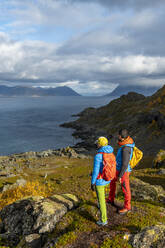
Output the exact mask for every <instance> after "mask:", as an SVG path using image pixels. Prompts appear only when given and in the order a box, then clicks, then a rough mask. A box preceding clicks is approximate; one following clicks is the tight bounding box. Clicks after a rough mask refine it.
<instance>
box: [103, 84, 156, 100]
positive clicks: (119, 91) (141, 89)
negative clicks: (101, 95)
mask: <svg viewBox="0 0 165 248" xmlns="http://www.w3.org/2000/svg"><path fill="white" fill-rule="evenodd" d="M158 89H159V87H156V86H152V87H147V86H134V85H129V86H122V85H119V86H117V88H115V89H114V90H113V91H112V92H111V93H109V94H107V95H105V96H118V97H119V96H121V95H125V94H128V93H129V92H136V93H139V94H143V95H145V96H150V95H152V94H154V93H155V92H156V91H157V90H158Z"/></svg>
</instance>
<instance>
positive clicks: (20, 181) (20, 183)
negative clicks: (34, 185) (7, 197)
mask: <svg viewBox="0 0 165 248" xmlns="http://www.w3.org/2000/svg"><path fill="white" fill-rule="evenodd" d="M26 183H27V181H26V180H25V179H23V178H21V179H18V180H17V181H16V183H13V184H6V185H4V187H3V190H2V191H3V192H5V191H7V190H10V189H14V188H16V187H19V186H24V185H25V184H26Z"/></svg>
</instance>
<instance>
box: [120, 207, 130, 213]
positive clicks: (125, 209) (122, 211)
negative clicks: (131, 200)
mask: <svg viewBox="0 0 165 248" xmlns="http://www.w3.org/2000/svg"><path fill="white" fill-rule="evenodd" d="M130 211H131V209H127V208H123V209H121V210H119V211H118V213H119V214H126V213H128V212H130Z"/></svg>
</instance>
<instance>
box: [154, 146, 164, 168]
mask: <svg viewBox="0 0 165 248" xmlns="http://www.w3.org/2000/svg"><path fill="white" fill-rule="evenodd" d="M153 166H154V167H155V168H160V167H165V150H160V151H159V152H158V153H157V154H156V156H155V158H154V160H153Z"/></svg>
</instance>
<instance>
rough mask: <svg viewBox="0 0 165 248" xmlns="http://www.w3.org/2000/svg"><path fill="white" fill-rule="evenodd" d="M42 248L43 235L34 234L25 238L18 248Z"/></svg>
mask: <svg viewBox="0 0 165 248" xmlns="http://www.w3.org/2000/svg"><path fill="white" fill-rule="evenodd" d="M41 247H42V237H41V235H39V234H37V233H34V234H29V235H27V236H25V237H23V238H22V240H21V241H20V242H19V244H18V245H17V247H16V248H41Z"/></svg>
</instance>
